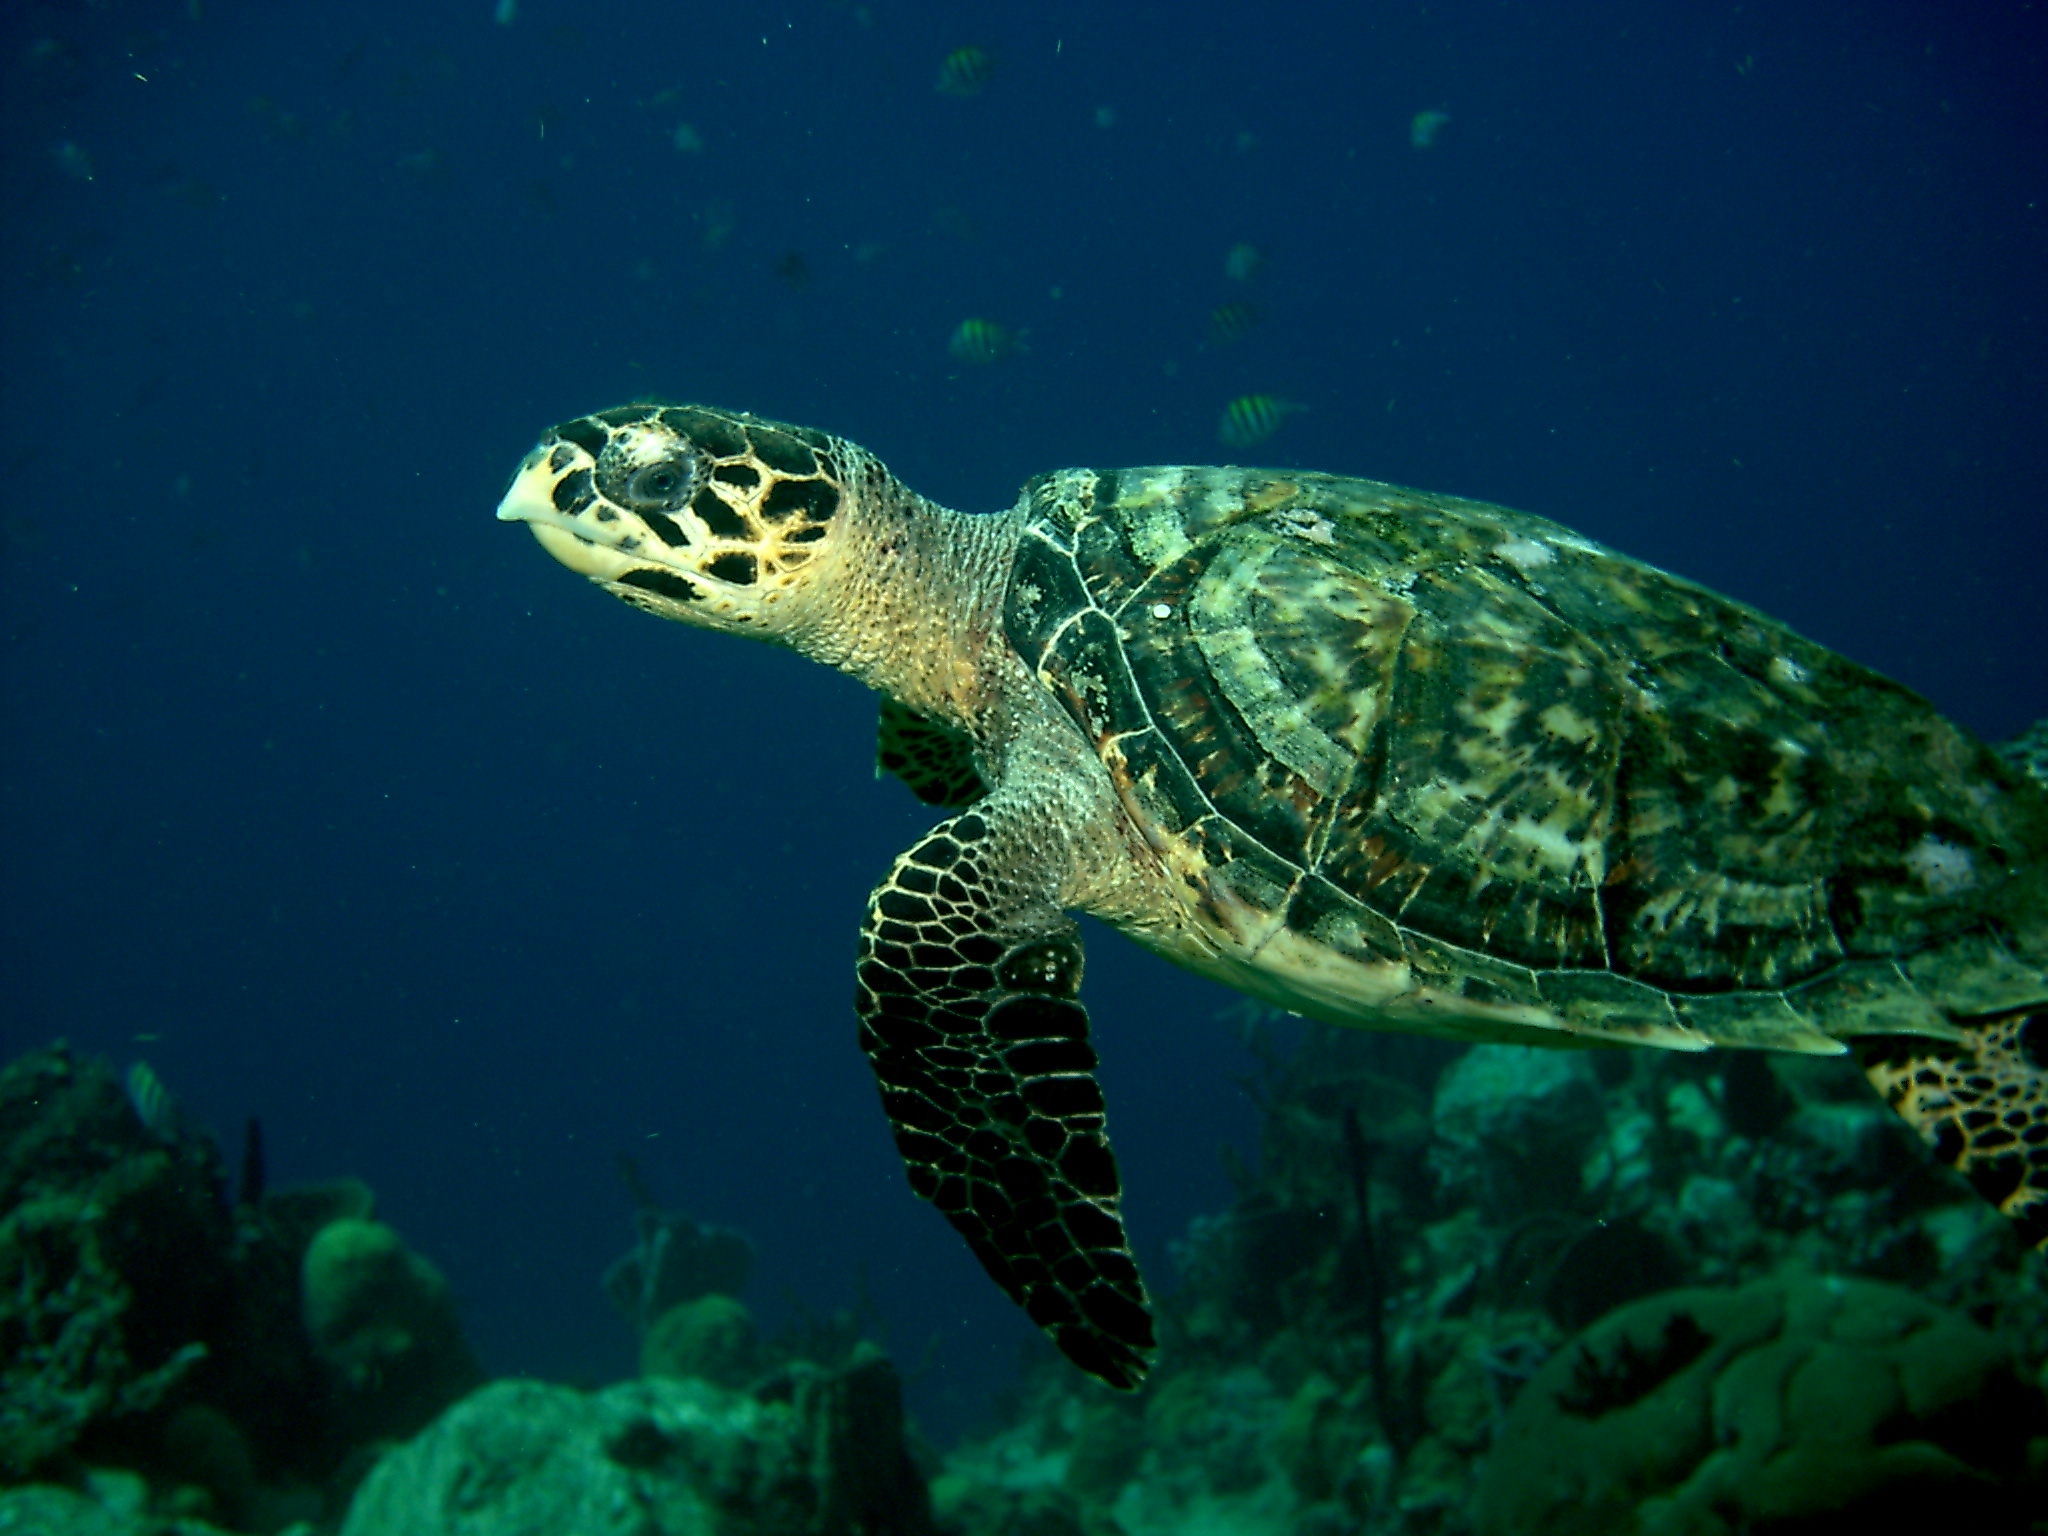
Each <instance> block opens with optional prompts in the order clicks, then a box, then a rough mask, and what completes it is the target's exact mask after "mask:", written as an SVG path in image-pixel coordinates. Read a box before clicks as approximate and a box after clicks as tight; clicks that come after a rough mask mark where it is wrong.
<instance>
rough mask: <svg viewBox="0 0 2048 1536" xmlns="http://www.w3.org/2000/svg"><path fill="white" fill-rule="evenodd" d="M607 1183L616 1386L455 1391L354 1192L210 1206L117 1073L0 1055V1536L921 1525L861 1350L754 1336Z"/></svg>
mask: <svg viewBox="0 0 2048 1536" xmlns="http://www.w3.org/2000/svg"><path fill="white" fill-rule="evenodd" d="M629 1182H631V1183H633V1184H634V1185H635V1189H636V1200H637V1202H638V1205H639V1207H640V1209H639V1217H638V1223H637V1228H638V1236H639V1240H638V1242H637V1243H636V1246H635V1249H634V1251H633V1253H632V1254H630V1255H629V1256H628V1258H627V1260H625V1261H622V1262H621V1263H620V1264H618V1265H614V1266H613V1268H612V1270H611V1272H610V1273H609V1275H608V1276H607V1280H606V1287H605V1288H606V1292H607V1294H609V1295H610V1296H611V1297H612V1299H613V1301H614V1302H615V1303H617V1304H619V1305H620V1306H621V1310H622V1311H623V1312H624V1313H625V1314H626V1316H627V1318H628V1320H629V1321H630V1322H632V1323H633V1325H634V1326H635V1327H636V1328H637V1329H638V1330H639V1331H640V1332H641V1335H642V1354H643V1361H644V1365H645V1371H646V1374H645V1376H644V1377H643V1378H642V1379H640V1380H636V1381H629V1382H624V1383H620V1384H618V1385H616V1386H614V1387H611V1388H609V1389H607V1390H605V1391H602V1392H595V1393H586V1392H582V1391H577V1390H574V1389H572V1388H569V1387H563V1386H552V1385H548V1384H545V1383H541V1382H532V1381H500V1382H494V1383H490V1384H488V1385H480V1384H481V1383H482V1381H483V1376H482V1372H481V1370H480V1369H479V1367H478V1366H477V1364H476V1362H475V1360H474V1359H473V1358H472V1356H471V1354H470V1351H469V1348H468V1346H467V1345H466V1344H465V1343H464V1341H463V1337H462V1330H461V1326H460V1321H459V1319H458V1317H457V1312H456V1308H455V1305H454V1301H453V1298H452V1296H451V1293H450V1290H449V1287H448V1285H447V1282H446V1281H445V1280H444V1279H443V1278H442V1276H441V1274H440V1273H439V1271H438V1270H436V1269H435V1268H434V1266H433V1265H432V1264H431V1263H429V1262H428V1261H427V1260H426V1259H425V1258H424V1257H422V1256H421V1255H420V1254H418V1253H416V1252H414V1251H413V1250H412V1249H411V1248H410V1247H408V1246H407V1244H406V1243H405V1241H404V1240H403V1239H402V1238H401V1237H400V1236H399V1234H398V1233H397V1232H395V1231H394V1230H393V1229H392V1228H390V1227H389V1226H387V1225H385V1224H384V1223H382V1222H379V1221H377V1220H376V1219H375V1217H374V1215H373V1212H372V1202H371V1198H370V1192H369V1191H368V1189H367V1188H365V1187H364V1186H362V1185H361V1184H358V1183H354V1182H350V1181H342V1182H339V1183H335V1184H331V1185H322V1186H317V1187H313V1188H304V1189H296V1190H291V1189H287V1190H279V1191H269V1192H266V1191H263V1190H261V1189H260V1188H258V1187H256V1186H257V1185H258V1184H259V1183H260V1179H259V1178H258V1177H257V1176H256V1175H254V1173H253V1171H252V1172H251V1173H247V1174H245V1176H244V1178H243V1181H242V1188H241V1189H240V1190H239V1191H238V1192H236V1193H234V1194H231V1193H230V1189H229V1181H228V1178H227V1175H226V1171H225V1169H224V1167H223V1164H222V1159H221V1155H220V1153H219V1150H218V1149H217V1148H216V1147H215V1145H214V1143H213V1142H212V1141H211V1140H210V1139H209V1138H207V1137H205V1136H203V1135H200V1134H198V1133H197V1132H196V1131H195V1130H194V1129H192V1128H191V1127H189V1126H187V1125H186V1124H184V1123H183V1121H182V1118H181V1117H180V1116H179V1115H178V1114H177V1112H176V1109H175V1105H174V1104H173V1103H172V1102H171V1101H170V1099H169V1096H168V1095H167V1094H166V1093H165V1092H164V1090H163V1089H162V1087H161V1085H160V1084H158V1083H156V1081H155V1079H154V1076H153V1075H152V1074H149V1073H147V1071H146V1069H142V1071H141V1072H140V1073H139V1074H131V1076H130V1080H129V1081H128V1082H127V1083H126V1084H124V1083H123V1082H122V1081H121V1080H120V1079H118V1078H116V1077H115V1075H114V1074H113V1072H112V1071H111V1070H110V1069H109V1068H108V1067H107V1066H106V1065H105V1064H104V1063H101V1062H97V1061H93V1060H88V1059H83V1058H80V1057H77V1056H75V1055H73V1054H72V1053H71V1052H69V1051H68V1050H66V1049H64V1048H63V1047H62V1046H61V1045H60V1046H58V1047H55V1048H53V1049H50V1050H46V1051H39V1052H36V1053H33V1054H32V1055H29V1056H27V1057H24V1058H22V1059H20V1060H18V1061H16V1062H14V1063H13V1064H12V1065H11V1066H9V1067H7V1068H6V1069H5V1071H4V1072H0V1197H4V1205H0V1530H5V1531H21V1532H28V1533H37V1536H45V1533H47V1536H60V1533H61V1536H221V1533H225V1532H261V1533H271V1532H284V1533H290V1536H312V1533H313V1532H315V1531H323V1532H335V1531H339V1532H342V1533H344V1536H408V1533H412V1532H418V1533H420V1536H428V1533H433V1536H497V1533H505V1536H513V1533H527V1532H534V1531H546V1532H548V1533H550V1536H599V1533H612V1532H618V1533H621V1536H625V1533H631V1536H935V1531H934V1527H933V1524H932V1520H931V1512H930V1503H929V1500H928V1498H927V1496H926V1491H925V1479H924V1476H923V1474H922V1473H921V1472H920V1471H919V1469H918V1468H917V1466H916V1465H915V1464H914V1463H913V1461H912V1459H911V1456H910V1452H909V1450H908V1448H907V1435H906V1429H905V1425H904V1420H903V1408H902V1392H901V1387H900V1385H899V1383H898V1381H897V1377H896V1373H895V1370H894V1368H893V1367H892V1366H891V1365H890V1364H889V1362H888V1360H887V1359H886V1358H885V1357H884V1356H883V1355H882V1354H881V1352H880V1351H879V1350H877V1349H876V1348H875V1347H874V1346H873V1345H872V1344H867V1343H864V1342H862V1341H861V1340H860V1339H859V1338H858V1337H857V1328H855V1327H854V1326H853V1325H851V1324H849V1323H847V1322H846V1320H844V1319H841V1320H839V1322H838V1323H835V1324H833V1325H829V1326H822V1327H818V1326H814V1327H813V1328H812V1329H811V1330H810V1331H809V1332H808V1334H806V1335H803V1336H801V1337H796V1338H791V1339H782V1340H774V1341H763V1340H762V1339H761V1338H760V1337H759V1335H758V1331H757V1329H756V1328H755V1325H754V1321H753V1318H752V1315H751V1314H750V1313H749V1312H748V1310H747V1308H746V1307H745V1306H744V1304H743V1303H741V1302H740V1301H739V1300H738V1298H737V1296H736V1295H734V1294H732V1292H733V1291H736V1290H737V1289H738V1288H739V1286H740V1285H742V1284H743V1283H744V1281H745V1278H746V1273H747V1269H748V1266H749V1264H750V1262H751V1245H749V1244H748V1243H747V1242H746V1240H745V1239H744V1238H743V1237H741V1236H740V1235H739V1234H737V1233H733V1232H729V1231H724V1230H722V1229H717V1228H707V1227H700V1226H698V1225H696V1224H695V1223H692V1222H690V1221H688V1220H687V1219H686V1218H684V1217H681V1216H676V1215H672V1214H668V1213H663V1212H659V1211H657V1210H655V1209H654V1208H653V1207H652V1204H651V1202H650V1201H649V1200H648V1199H647V1198H646V1197H645V1191H644V1188H641V1187H639V1186H638V1184H637V1179H633V1180H629ZM594 1300H595V1297H593V1301H594ZM444 1410H445V1411H444Z"/></svg>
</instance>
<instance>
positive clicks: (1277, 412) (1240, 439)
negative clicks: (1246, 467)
mask: <svg viewBox="0 0 2048 1536" xmlns="http://www.w3.org/2000/svg"><path fill="white" fill-rule="evenodd" d="M1307 409H1308V407H1307V406H1305V405H1300V404H1297V403H1296V402H1294V401H1292V400H1282V399H1281V398H1279V396H1277V395H1239V396H1238V397H1237V398H1236V399H1235V400H1233V401H1231V402H1230V404H1228V405H1226V406H1225V407H1223V419H1222V420H1221V421H1220V422H1218V423H1217V425H1216V441H1218V442H1219V443H1221V444H1223V446H1224V447H1226V448H1252V447H1256V446H1257V445H1258V444H1260V443H1263V442H1264V441H1265V440H1266V439H1267V438H1269V437H1271V436H1272V435H1273V434H1274V433H1275V432H1278V431H1279V430H1280V428H1281V426H1282V425H1283V424H1284V423H1285V422H1286V420H1287V418H1288V417H1289V416H1292V415H1293V414H1294V413H1295V412H1296V411H1305V410H1307Z"/></svg>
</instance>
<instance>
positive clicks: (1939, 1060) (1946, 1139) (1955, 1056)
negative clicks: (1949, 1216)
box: [1856, 1009, 2048, 1252]
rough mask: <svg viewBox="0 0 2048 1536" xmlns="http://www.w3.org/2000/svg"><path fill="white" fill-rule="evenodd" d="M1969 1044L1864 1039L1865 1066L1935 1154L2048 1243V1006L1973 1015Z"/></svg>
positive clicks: (2031, 1235) (2024, 1235)
mask: <svg viewBox="0 0 2048 1536" xmlns="http://www.w3.org/2000/svg"><path fill="white" fill-rule="evenodd" d="M1966 1027H1967V1028H1968V1029H1969V1032H1970V1038H1969V1041H1968V1043H1967V1044H1966V1045H1960V1046H1956V1045H1935V1044H1931V1043H1929V1042H1927V1041H1924V1040H1915V1039H1912V1038H1910V1037H1906V1036H1898V1035H1893V1036H1885V1037H1881V1038H1877V1039H1868V1040H1861V1041H1858V1042H1856V1056H1857V1060H1859V1061H1860V1062H1861V1063H1862V1064H1863V1071H1864V1073H1865V1074H1866V1075H1867V1076H1868V1077H1869V1078H1870V1081H1871V1082H1872V1083H1873V1084H1875V1085H1876V1087H1877V1091H1878V1092H1879V1093H1882V1094H1883V1095H1884V1100H1885V1102H1886V1103H1887V1104H1889V1105H1891V1107H1892V1108H1893V1109H1895V1110H1897V1111H1898V1112H1899V1114H1900V1116H1901V1117H1903V1118H1904V1119H1905V1121H1906V1123H1907V1124H1908V1125H1910V1126H1912V1127H1913V1129H1914V1130H1916V1131H1918V1132H1919V1133H1920V1134H1921V1135H1922V1136H1924V1137H1925V1138H1926V1139H1927V1141H1928V1142H1929V1144H1930V1145H1932V1146H1933V1148H1934V1154H1935V1156H1937V1157H1939V1158H1940V1159H1941V1160H1942V1161H1943V1162H1945V1163H1947V1164H1948V1165H1949V1166H1951V1167H1952V1168H1954V1169H1956V1170H1957V1171H1958V1172H1959V1173H1961V1174H1963V1175H1964V1177H1966V1178H1968V1179H1969V1181H1970V1182H1971V1184H1973V1185H1975V1186H1976V1189H1977V1192H1978V1193H1979V1194H1981V1195H1982V1196H1983V1197H1984V1198H1985V1199H1986V1200H1989V1201H1990V1202H1991V1203H1992V1204H1993V1205H1995V1206H1997V1207H1998V1209H1999V1210H2000V1211H2002V1212H2003V1213H2004V1214H2005V1215H2007V1216H2009V1217H2011V1218H2012V1220H2013V1221H2014V1222H2015V1223H2017V1225H2018V1227H2019V1233H2020V1239H2021V1241H2023V1242H2025V1243H2027V1244H2028V1245H2029V1246H2031V1247H2034V1248H2038V1249H2041V1250H2042V1251H2043V1252H2048V1009H2035V1010H2032V1011H2030V1012H2024V1013H2011V1014H2005V1015H2002V1016H1999V1017H1995V1018H1989V1019H1978V1020H1973V1021H1970V1022H1969V1023H1968V1024H1967V1025H1966Z"/></svg>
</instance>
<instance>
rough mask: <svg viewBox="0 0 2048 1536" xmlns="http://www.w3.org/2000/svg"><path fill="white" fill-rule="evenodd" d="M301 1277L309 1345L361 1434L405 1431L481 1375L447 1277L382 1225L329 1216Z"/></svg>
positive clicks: (303, 1263)
mask: <svg viewBox="0 0 2048 1536" xmlns="http://www.w3.org/2000/svg"><path fill="white" fill-rule="evenodd" d="M299 1274H300V1294H301V1298H302V1301H301V1304H302V1306H303V1309H304V1317H305V1324H306V1333H307V1336H308V1337H309V1338H310V1339H311V1340H312V1342H313V1351H314V1353H315V1354H316V1355H317V1356H318V1357H319V1358H320V1360H321V1362H322V1363H323V1364H324V1365H325V1366H326V1367H327V1369H328V1370H329V1372H330V1373H331V1374H332V1378H333V1387H334V1390H335V1392H336V1394H337V1397H338V1399H339V1403H338V1407H340V1408H341V1409H342V1410H343V1416H344V1417H345V1418H348V1419H350V1420H352V1421H354V1422H355V1423H357V1424H358V1425H359V1426H360V1427H361V1428H362V1429H363V1430H364V1431H365V1432H366V1433H375V1434H379V1435H405V1434H410V1433H412V1432H413V1431H414V1430H416V1429H418V1428H419V1427H420V1426H421V1425H422V1424H425V1423H426V1422H427V1420H428V1419H430V1418H432V1417H433V1415H434V1414H435V1413H437V1412H439V1411H440V1410H441V1409H442V1408H443V1407H445V1406H447V1404H448V1403H450V1402H451V1401H453V1400H454V1399H455V1398H457V1397H459V1396H460V1395H461V1394H462V1393H463V1392H465V1391H467V1390H468V1389H469V1388H471V1387H473V1386H475V1385H476V1384H477V1382H479V1381H480V1380H482V1379H483V1372H482V1371H481V1370H480V1369H478V1367H477V1364H476V1361H475V1359H474V1357H473V1356H472V1355H471V1354H470V1352H469V1346H468V1345H467V1344H466V1343H465V1342H464V1341H463V1337H462V1324H461V1321H460V1319H459V1318H458V1317H457V1315H456V1310H455V1298H454V1296H453V1295H452V1293H451V1292H450V1291H449V1289H448V1282H447V1281H446V1280H444V1279H442V1278H441V1272H440V1271H439V1270H437V1269H436V1268H434V1266H433V1265H432V1264H430V1263H428V1262H427V1261H426V1260H425V1259H423V1258H421V1257H420V1256H419V1255H418V1254H416V1253H414V1252H413V1251H412V1250H411V1249H410V1248H408V1247H406V1245H405V1240H404V1239H403V1238H401V1237H400V1236H399V1235H398V1233H397V1232H395V1231H393V1230H392V1229H391V1228H390V1227H388V1226H386V1225H385V1224H384V1223H383V1222H381V1221H371V1220H366V1219H363V1218H358V1217H344V1218H342V1219H341V1220H338V1221H330V1222H329V1223H327V1225H326V1226H324V1227H322V1228H321V1229H320V1230H319V1231H318V1232H317V1233H316V1234H315V1235H314V1237H313V1240H312V1242H311V1243H309V1244H308V1245H307V1247H306V1253H305V1257H304V1258H303V1259H302V1260H301V1262H300V1268H299Z"/></svg>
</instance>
